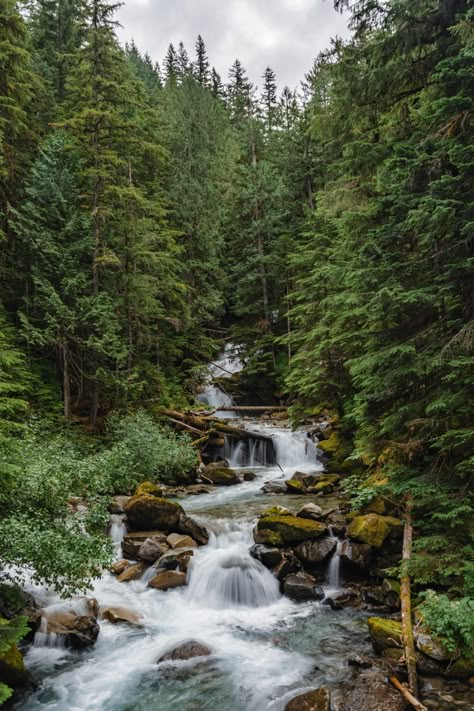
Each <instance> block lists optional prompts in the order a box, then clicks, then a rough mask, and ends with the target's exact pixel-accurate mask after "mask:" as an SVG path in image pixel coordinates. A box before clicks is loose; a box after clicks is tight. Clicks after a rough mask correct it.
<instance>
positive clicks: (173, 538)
mask: <svg viewBox="0 0 474 711" xmlns="http://www.w3.org/2000/svg"><path fill="white" fill-rule="evenodd" d="M166 542H167V543H168V545H169V546H171V548H197V547H198V544H197V543H196V541H195V540H194V538H191V536H187V535H185V534H184V533H170V535H169V536H168V537H167V539H166Z"/></svg>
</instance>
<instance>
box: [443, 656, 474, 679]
mask: <svg viewBox="0 0 474 711" xmlns="http://www.w3.org/2000/svg"><path fill="white" fill-rule="evenodd" d="M473 674H474V657H470V658H469V659H468V658H467V657H460V658H459V659H456V661H455V662H453V663H452V664H449V665H448V666H447V667H446V668H445V669H444V670H443V676H444V677H446V679H467V678H470V677H471V676H473Z"/></svg>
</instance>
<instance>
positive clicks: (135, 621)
mask: <svg viewBox="0 0 474 711" xmlns="http://www.w3.org/2000/svg"><path fill="white" fill-rule="evenodd" d="M100 618H101V620H107V622H111V623H112V624H113V625H116V624H121V623H125V624H129V625H140V615H138V614H137V613H136V612H134V611H133V610H129V609H128V608H126V607H106V608H104V609H103V610H101V613H100Z"/></svg>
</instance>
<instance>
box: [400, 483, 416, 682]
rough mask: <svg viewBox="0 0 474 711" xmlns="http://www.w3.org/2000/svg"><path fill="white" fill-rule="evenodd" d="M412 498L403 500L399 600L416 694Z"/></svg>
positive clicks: (406, 658) (408, 660)
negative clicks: (412, 583) (412, 600)
mask: <svg viewBox="0 0 474 711" xmlns="http://www.w3.org/2000/svg"><path fill="white" fill-rule="evenodd" d="M411 509H412V498H411V494H408V496H407V497H406V500H405V515H404V518H405V525H404V529H403V553H402V561H403V563H402V565H403V568H402V573H403V574H402V576H401V578H400V600H401V607H402V637H403V647H404V650H405V663H406V666H407V672H408V684H409V686H410V689H411V692H412V693H413V694H414V696H416V695H417V694H418V676H417V673H416V655H415V643H414V641H413V627H412V621H411V589H410V587H411V586H410V574H409V572H408V567H407V566H408V563H409V561H410V557H411V547H412V538H413V527H412V522H411Z"/></svg>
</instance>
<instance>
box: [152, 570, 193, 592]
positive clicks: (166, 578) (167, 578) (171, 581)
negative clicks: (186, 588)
mask: <svg viewBox="0 0 474 711" xmlns="http://www.w3.org/2000/svg"><path fill="white" fill-rule="evenodd" d="M183 585H186V573H181V572H178V571H176V570H163V571H161V572H160V573H157V574H156V575H155V576H154V577H153V578H152V579H151V580H150V582H149V583H148V587H149V588H153V589H154V590H171V589H172V588H180V587H183Z"/></svg>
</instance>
